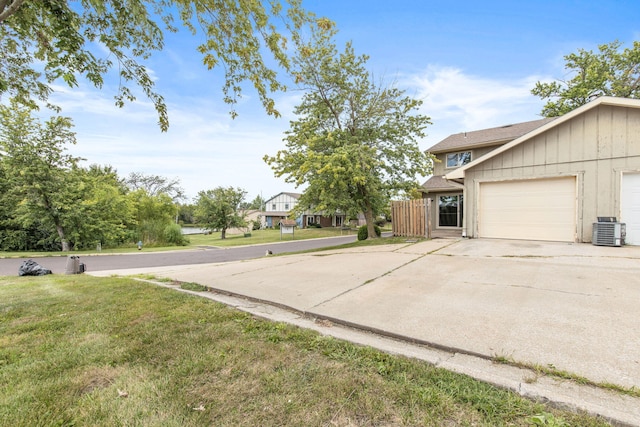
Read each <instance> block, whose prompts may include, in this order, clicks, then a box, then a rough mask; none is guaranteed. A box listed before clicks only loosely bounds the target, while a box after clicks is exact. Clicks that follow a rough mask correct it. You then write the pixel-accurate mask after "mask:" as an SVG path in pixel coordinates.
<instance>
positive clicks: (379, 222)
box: [374, 218, 387, 227]
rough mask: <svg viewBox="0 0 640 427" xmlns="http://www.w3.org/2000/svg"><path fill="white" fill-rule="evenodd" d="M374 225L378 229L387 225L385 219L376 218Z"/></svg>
mask: <svg viewBox="0 0 640 427" xmlns="http://www.w3.org/2000/svg"><path fill="white" fill-rule="evenodd" d="M374 224H375V225H377V226H378V227H384V226H385V225H387V219H386V218H377V219H376V220H375V221H374Z"/></svg>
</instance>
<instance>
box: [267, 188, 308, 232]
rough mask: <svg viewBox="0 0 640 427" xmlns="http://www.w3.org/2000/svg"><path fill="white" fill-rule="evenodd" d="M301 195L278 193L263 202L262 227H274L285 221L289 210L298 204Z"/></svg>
mask: <svg viewBox="0 0 640 427" xmlns="http://www.w3.org/2000/svg"><path fill="white" fill-rule="evenodd" d="M300 196H301V194H299V193H278V194H276V195H275V196H273V197H272V198H270V199H269V200H267V201H266V202H265V206H264V213H263V215H262V226H263V227H268V228H271V227H276V226H277V225H278V224H280V221H281V220H283V219H287V218H288V217H289V213H290V212H291V210H292V209H293V208H294V207H295V206H296V205H297V204H298V199H300Z"/></svg>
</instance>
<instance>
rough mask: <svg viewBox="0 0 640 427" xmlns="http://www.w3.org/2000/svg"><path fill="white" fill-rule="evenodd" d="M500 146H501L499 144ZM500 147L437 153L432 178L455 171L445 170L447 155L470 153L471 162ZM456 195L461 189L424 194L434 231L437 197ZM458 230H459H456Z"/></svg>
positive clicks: (436, 222)
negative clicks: (429, 200) (429, 203)
mask: <svg viewBox="0 0 640 427" xmlns="http://www.w3.org/2000/svg"><path fill="white" fill-rule="evenodd" d="M500 145H502V144H500ZM500 145H493V146H488V147H480V148H474V149H466V150H465V149H462V150H455V151H450V152H446V153H438V154H436V155H435V156H436V158H437V159H438V160H440V161H439V162H436V163H434V165H433V175H434V176H439V175H445V174H447V173H449V172H451V171H453V170H455V169H456V168H447V167H446V165H447V154H450V153H460V152H464V151H471V160H472V161H473V160H475V159H477V158H478V157H482V156H484V155H485V154H487V153H489V152H490V151H493V150H495V149H496V148H498V147H499V146H500ZM457 194H462V188H461V189H459V190H456V189H450V190H447V191H430V192H428V193H425V194H424V198H425V199H431V209H430V211H429V216H430V217H431V224H432V227H433V229H434V230H435V229H436V228H439V227H438V196H441V195H457ZM447 228H451V227H447ZM458 230H459V229H458Z"/></svg>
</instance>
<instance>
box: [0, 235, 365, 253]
mask: <svg viewBox="0 0 640 427" xmlns="http://www.w3.org/2000/svg"><path fill="white" fill-rule="evenodd" d="M250 234H251V236H249V237H245V236H244V234H227V238H226V239H221V238H220V233H213V234H209V235H204V234H192V235H189V236H188V237H189V240H190V244H189V245H188V246H165V247H153V246H145V247H144V248H143V250H144V251H146V252H150V251H153V252H161V251H176V250H186V249H194V248H196V247H198V246H218V247H232V246H243V245H257V244H262V243H273V242H280V241H283V242H284V241H291V240H304V239H318V238H323V237H336V236H347V235H353V236H355V235H356V230H342V229H340V228H305V229H296V230H295V233H294V235H293V236H292V235H291V234H284V235H280V230H273V229H267V230H255V231H252V232H251V233H250ZM133 252H138V248H137V247H136V245H135V244H133V243H132V244H131V245H130V246H128V247H120V248H115V249H105V248H103V249H102V250H101V251H100V253H103V254H116V253H118V254H120V253H133ZM95 253H97V250H95V249H91V250H85V251H74V252H33V251H28V252H1V251H0V258H36V257H43V256H61V255H69V254H70V255H87V254H95Z"/></svg>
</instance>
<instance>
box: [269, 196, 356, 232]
mask: <svg viewBox="0 0 640 427" xmlns="http://www.w3.org/2000/svg"><path fill="white" fill-rule="evenodd" d="M300 196H301V194H299V193H286V192H283V193H278V194H277V195H275V196H273V197H272V198H270V199H269V200H267V201H266V202H265V211H264V213H263V216H262V218H263V219H262V223H263V227H268V228H270V227H276V226H277V225H278V224H279V223H280V221H281V220H284V219H287V218H288V217H289V214H290V213H291V211H292V210H293V208H294V207H296V206H297V204H298V202H299V199H300ZM344 221H345V215H344V214H335V215H325V214H324V213H323V212H315V211H313V209H312V208H311V207H309V209H307V210H305V211H304V213H303V214H302V215H300V216H298V217H297V218H296V222H297V224H298V227H300V228H307V227H309V226H312V225H314V224H318V225H320V226H321V227H340V226H342V225H343V224H344Z"/></svg>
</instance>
